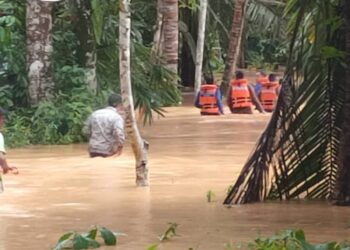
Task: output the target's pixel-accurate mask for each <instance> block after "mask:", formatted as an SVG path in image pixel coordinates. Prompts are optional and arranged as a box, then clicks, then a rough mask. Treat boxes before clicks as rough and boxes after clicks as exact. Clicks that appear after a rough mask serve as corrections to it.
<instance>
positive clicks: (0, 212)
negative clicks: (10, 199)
mask: <svg viewBox="0 0 350 250" xmlns="http://www.w3.org/2000/svg"><path fill="white" fill-rule="evenodd" d="M0 216H1V217H12V218H32V217H36V216H35V215H34V214H31V213H29V211H27V210H23V209H19V208H16V207H15V206H13V205H10V204H2V205H1V206H0Z"/></svg>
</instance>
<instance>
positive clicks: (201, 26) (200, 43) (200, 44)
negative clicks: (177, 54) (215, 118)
mask: <svg viewBox="0 0 350 250" xmlns="http://www.w3.org/2000/svg"><path fill="white" fill-rule="evenodd" d="M207 5H208V2H207V0H201V5H200V10H199V21H198V38H197V52H196V76H195V81H194V82H195V96H197V93H198V92H199V90H200V87H201V83H202V66H203V51H204V40H205V24H206V17H207Z"/></svg>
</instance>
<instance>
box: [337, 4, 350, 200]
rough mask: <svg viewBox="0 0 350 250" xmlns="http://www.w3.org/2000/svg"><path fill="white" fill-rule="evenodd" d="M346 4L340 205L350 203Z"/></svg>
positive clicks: (349, 8)
mask: <svg viewBox="0 0 350 250" xmlns="http://www.w3.org/2000/svg"><path fill="white" fill-rule="evenodd" d="M344 4H345V8H344V10H345V29H346V52H347V57H346V61H347V67H348V68H347V77H346V82H345V100H344V107H343V116H344V121H343V129H342V135H341V142H340V152H339V162H338V164H339V165H338V166H339V168H338V176H337V184H336V190H335V200H336V204H338V205H350V1H349V0H346V1H344Z"/></svg>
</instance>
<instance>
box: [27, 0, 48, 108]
mask: <svg viewBox="0 0 350 250" xmlns="http://www.w3.org/2000/svg"><path fill="white" fill-rule="evenodd" d="M51 12H52V3H49V2H42V1H40V0H27V12H26V33H27V68H28V93H29V102H30V103H31V104H32V105H35V104H38V103H39V102H40V101H41V100H47V99H49V98H50V97H51V91H52V89H53V87H54V84H53V79H52V67H51V55H52V51H53V47H52V13H51Z"/></svg>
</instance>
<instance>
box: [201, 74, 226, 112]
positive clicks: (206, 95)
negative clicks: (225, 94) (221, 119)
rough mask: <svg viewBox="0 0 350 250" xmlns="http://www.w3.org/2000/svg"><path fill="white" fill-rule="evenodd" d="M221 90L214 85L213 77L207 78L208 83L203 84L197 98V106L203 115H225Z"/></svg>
mask: <svg viewBox="0 0 350 250" xmlns="http://www.w3.org/2000/svg"><path fill="white" fill-rule="evenodd" d="M221 99H222V96H221V92H220V88H218V86H217V85H216V84H215V83H214V79H213V78H212V77H206V82H205V83H203V84H202V86H201V89H200V91H199V93H198V94H197V96H196V101H195V106H196V107H197V108H200V109H201V115H220V114H222V115H223V114H224V105H223V104H222V101H221Z"/></svg>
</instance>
